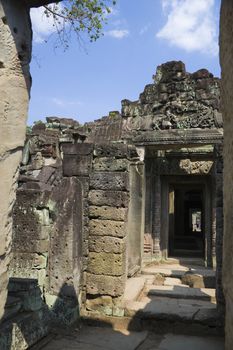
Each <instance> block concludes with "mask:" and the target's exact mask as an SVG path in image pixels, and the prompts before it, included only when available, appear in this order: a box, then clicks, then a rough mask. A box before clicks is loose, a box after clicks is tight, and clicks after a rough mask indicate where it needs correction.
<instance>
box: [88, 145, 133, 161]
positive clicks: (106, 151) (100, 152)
mask: <svg viewBox="0 0 233 350" xmlns="http://www.w3.org/2000/svg"><path fill="white" fill-rule="evenodd" d="M127 153H128V151H127V145H125V144H122V143H119V144H115V145H114V144H111V145H109V144H102V145H100V144H98V145H95V148H94V155H95V156H97V157H116V158H126V157H127Z"/></svg>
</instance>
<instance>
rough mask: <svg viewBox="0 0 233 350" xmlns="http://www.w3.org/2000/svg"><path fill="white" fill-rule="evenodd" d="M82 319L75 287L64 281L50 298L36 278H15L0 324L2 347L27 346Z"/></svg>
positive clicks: (12, 280) (7, 348)
mask: <svg viewBox="0 0 233 350" xmlns="http://www.w3.org/2000/svg"><path fill="white" fill-rule="evenodd" d="M78 319H79V302H78V298H77V295H76V292H75V290H74V287H73V286H67V285H66V284H63V286H62V288H61V289H60V292H59V294H58V295H57V296H55V295H47V296H46V300H45V298H44V297H43V294H42V292H41V290H40V288H39V286H38V282H37V280H36V279H27V278H11V279H10V281H9V285H8V299H7V303H6V306H5V313H4V316H3V318H2V320H1V327H0V349H1V350H10V349H17V350H22V349H27V348H29V347H30V346H32V345H33V344H35V343H36V342H38V341H39V340H40V339H42V338H43V337H45V336H46V335H47V334H48V333H49V331H50V330H51V328H52V327H62V328H66V327H69V326H70V325H71V324H73V323H75V321H77V320H78Z"/></svg>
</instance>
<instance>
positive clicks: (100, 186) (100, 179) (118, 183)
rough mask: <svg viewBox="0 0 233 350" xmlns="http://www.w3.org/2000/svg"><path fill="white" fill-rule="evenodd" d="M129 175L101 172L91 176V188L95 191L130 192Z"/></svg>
mask: <svg viewBox="0 0 233 350" xmlns="http://www.w3.org/2000/svg"><path fill="white" fill-rule="evenodd" d="M128 185H129V184H128V174H127V173H118V172H110V173H107V172H99V173H94V174H93V175H91V176H90V187H91V188H92V189H95V190H110V191H111V190H116V191H119V190H120V191H126V190H128Z"/></svg>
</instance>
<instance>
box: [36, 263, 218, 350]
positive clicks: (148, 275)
mask: <svg viewBox="0 0 233 350" xmlns="http://www.w3.org/2000/svg"><path fill="white" fill-rule="evenodd" d="M123 303H124V310H125V311H124V314H125V316H124V317H122V318H118V321H116V319H114V318H107V317H105V318H102V319H100V318H96V320H95V322H93V319H92V320H90V319H88V317H87V318H85V317H84V323H81V324H80V325H79V328H77V329H73V330H69V331H63V332H62V333H61V332H60V331H59V332H54V333H53V334H51V335H50V336H49V337H47V338H45V339H44V340H43V341H42V342H41V343H40V344H37V345H36V346H35V347H33V348H32V349H34V350H39V349H44V350H63V349H67V350H100V349H103V350H118V349H122V350H136V349H137V350H187V349H189V350H192V349H198V350H202V349H203V350H204V349H205V350H208V349H211V350H222V349H224V340H223V336H222V334H223V329H222V319H221V316H220V314H219V312H218V311H217V309H216V299H215V271H214V270H212V269H210V268H205V267H204V266H203V261H202V260H201V259H187V258H186V259H182V260H180V259H168V260H167V261H166V263H160V264H155V263H151V264H149V265H148V264H147V265H146V266H145V267H144V268H143V269H142V274H141V275H138V276H137V277H133V278H130V279H129V280H128V282H127V286H126V291H125V294H124V300H123ZM108 322H109V324H107V323H108ZM100 324H101V325H102V326H103V325H104V326H105V327H100V326H99V325H100ZM90 325H92V326H90ZM106 326H107V327H106Z"/></svg>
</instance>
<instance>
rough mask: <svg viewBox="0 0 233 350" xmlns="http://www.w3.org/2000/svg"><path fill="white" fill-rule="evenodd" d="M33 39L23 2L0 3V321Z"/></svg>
mask: <svg viewBox="0 0 233 350" xmlns="http://www.w3.org/2000/svg"><path fill="white" fill-rule="evenodd" d="M31 37H32V35H31V24H30V18H29V10H28V9H27V8H26V7H25V6H24V5H23V2H22V1H17V0H0V45H1V50H0V96H1V101H0V125H1V127H0V140H1V145H0V179H1V180H0V193H1V201H0V241H1V247H0V318H1V317H2V315H3V312H4V310H3V309H4V304H5V300H6V294H7V283H8V277H7V268H8V264H9V253H10V249H11V232H12V219H11V211H12V207H13V204H14V202H15V191H16V186H17V174H18V165H19V162H20V159H21V153H22V147H23V144H24V139H25V130H26V117H27V110H28V101H29V90H30V86H31V78H30V73H29V62H30V59H31Z"/></svg>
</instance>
